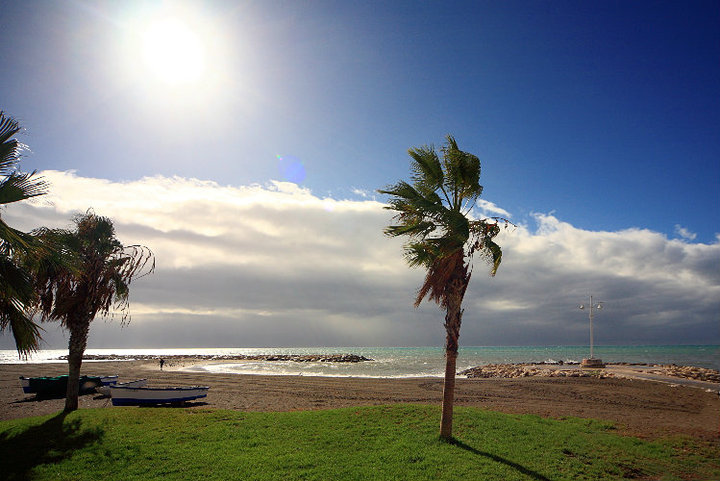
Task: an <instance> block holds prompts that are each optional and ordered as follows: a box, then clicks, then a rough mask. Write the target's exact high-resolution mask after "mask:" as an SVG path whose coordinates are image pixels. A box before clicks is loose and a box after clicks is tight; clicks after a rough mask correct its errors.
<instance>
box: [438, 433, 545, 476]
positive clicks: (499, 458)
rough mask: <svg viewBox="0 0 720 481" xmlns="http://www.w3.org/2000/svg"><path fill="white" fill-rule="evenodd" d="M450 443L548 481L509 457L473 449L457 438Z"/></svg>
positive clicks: (526, 474)
mask: <svg viewBox="0 0 720 481" xmlns="http://www.w3.org/2000/svg"><path fill="white" fill-rule="evenodd" d="M450 444H452V445H453V446H457V447H458V448H460V449H464V450H465V451H468V452H471V453H473V454H475V455H477V456H483V457H485V458H488V459H492V460H493V461H495V462H497V463H502V464H504V465H505V466H509V467H511V468H513V469H515V470H517V471H518V472H520V473H522V474H524V475H525V476H529V477H531V478H532V479H537V480H538V481H550V479H549V478H546V477H545V476H543V475H542V474H540V473H538V472H537V471H533V470H532V469H528V468H526V467H525V466H522V465H520V464H518V463H514V462H512V461H510V460H509V459H505V458H502V457H500V456H498V455H496V454H491V453H486V452H485V451H480V450H478V449H475V448H473V447H472V446H469V445H467V444H465V443H464V442H462V441H460V440H458V439H453V440H452V441H450Z"/></svg>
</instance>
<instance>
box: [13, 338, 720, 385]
mask: <svg viewBox="0 0 720 481" xmlns="http://www.w3.org/2000/svg"><path fill="white" fill-rule="evenodd" d="M85 353H86V354H96V355H115V356H121V357H122V359H123V360H132V359H133V356H148V355H149V356H161V357H162V356H167V357H170V356H173V355H204V356H233V355H261V354H298V355H306V354H308V355H312V354H357V355H360V356H364V357H366V358H369V359H372V361H366V362H358V363H329V362H294V361H245V360H243V361H237V360H227V361H225V362H223V361H222V360H218V361H215V362H213V363H201V364H198V365H188V366H184V367H182V368H181V369H183V370H187V371H195V372H207V373H225V374H261V375H298V376H303V375H304V376H327V377H369V378H409V377H442V376H443V373H444V368H445V361H444V349H442V348H440V347H313V348H173V349H147V348H146V349H87V350H86V351H85ZM589 354H590V353H589V348H588V346H474V347H461V348H460V351H459V355H458V360H457V368H458V371H460V370H463V369H467V368H471V367H476V366H482V365H486V364H497V363H530V362H546V363H557V362H558V361H562V362H563V363H568V362H579V361H581V360H582V359H583V358H587V357H590V356H589ZM63 355H67V350H64V349H57V350H42V351H39V352H37V353H34V354H32V355H30V356H29V357H28V358H27V359H19V358H18V354H17V351H14V350H0V364H11V363H12V364H14V363H48V362H58V358H59V357H60V356H63ZM594 357H596V358H600V359H602V360H603V361H605V362H626V363H647V364H677V365H682V366H697V367H706V368H710V369H716V370H720V345H680V346H595V347H594ZM85 362H105V361H85Z"/></svg>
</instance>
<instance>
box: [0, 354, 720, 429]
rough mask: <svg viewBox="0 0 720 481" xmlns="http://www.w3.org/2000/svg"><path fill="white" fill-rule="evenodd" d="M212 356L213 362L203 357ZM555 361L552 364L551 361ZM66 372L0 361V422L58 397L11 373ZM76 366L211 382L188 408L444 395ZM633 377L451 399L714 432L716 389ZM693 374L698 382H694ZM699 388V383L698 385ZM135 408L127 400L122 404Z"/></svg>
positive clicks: (98, 404) (142, 364) (175, 381)
mask: <svg viewBox="0 0 720 481" xmlns="http://www.w3.org/2000/svg"><path fill="white" fill-rule="evenodd" d="M204 362H212V361H204ZM557 367H559V366H557ZM66 373H67V363H64V362H58V363H45V364H2V365H0V420H6V419H14V418H22V417H27V416H39V415H46V414H52V413H55V412H58V411H60V410H62V408H63V406H64V399H48V400H37V399H35V397H34V395H32V394H24V393H23V392H22V389H21V387H20V383H19V380H18V377H19V376H21V375H23V376H28V377H31V376H51V375H59V374H66ZM82 373H83V374H87V375H113V374H117V375H119V376H120V380H121V381H127V380H132V379H140V378H147V379H148V385H150V386H167V385H173V386H192V385H204V386H210V391H209V393H208V397H207V398H205V399H204V400H203V402H196V403H191V404H190V406H189V407H188V408H187V409H231V410H238V411H266V412H267V411H297V410H315V409H333V408H343V407H354V406H369V405H382V404H396V403H413V404H432V405H437V406H438V407H439V406H440V403H441V401H442V383H443V380H442V379H441V378H432V377H425V378H359V377H320V376H287V375H258V374H253V375H247V374H226V373H212V372H207V371H189V370H183V367H181V366H178V367H177V368H172V369H165V370H163V371H160V369H159V366H158V364H157V363H156V362H154V361H105V362H89V363H84V364H83V369H82ZM656 381H657V380H653V381H650V380H645V379H639V378H633V379H628V378H621V377H608V378H600V377H597V376H590V377H541V376H524V377H518V378H488V379H483V378H474V379H466V378H464V377H462V376H459V377H458V378H457V381H456V406H471V407H478V408H483V409H490V410H494V411H500V412H506V413H513V414H536V415H539V416H544V417H553V418H562V417H567V416H574V417H584V418H597V419H604V420H608V421H612V422H615V423H616V424H617V427H618V429H619V430H620V431H621V432H624V433H627V434H631V435H636V436H641V437H646V438H654V437H658V436H665V435H674V434H686V435H690V436H693V437H698V438H702V439H717V438H718V417H719V416H718V414H720V396H718V394H717V386H718V385H717V384H716V383H707V384H709V385H710V386H712V387H713V388H714V390H711V391H712V392H708V391H707V390H706V389H696V388H690V387H688V386H686V385H684V384H682V383H680V382H677V380H676V382H667V381H663V382H656ZM697 382H699V381H697ZM696 387H702V386H700V385H697V386H696ZM80 408H82V409H84V408H106V409H119V408H113V407H112V405H111V403H110V400H109V399H108V398H104V397H100V396H98V395H84V396H80ZM129 409H132V408H129Z"/></svg>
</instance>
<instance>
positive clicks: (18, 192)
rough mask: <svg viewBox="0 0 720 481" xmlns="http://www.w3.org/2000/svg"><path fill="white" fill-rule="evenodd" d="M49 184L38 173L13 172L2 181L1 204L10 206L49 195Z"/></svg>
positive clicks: (0, 189) (0, 184) (0, 187)
mask: <svg viewBox="0 0 720 481" xmlns="http://www.w3.org/2000/svg"><path fill="white" fill-rule="evenodd" d="M47 191H48V183H47V182H45V180H44V179H43V178H42V177H37V176H36V172H35V171H33V172H29V173H18V172H13V173H12V174H10V175H8V176H7V177H5V179H3V180H2V181H0V204H10V203H13V202H19V201H21V200H26V199H30V198H32V197H37V196H39V195H44V194H47Z"/></svg>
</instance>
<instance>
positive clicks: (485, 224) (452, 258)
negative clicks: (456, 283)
mask: <svg viewBox="0 0 720 481" xmlns="http://www.w3.org/2000/svg"><path fill="white" fill-rule="evenodd" d="M446 140H447V142H446V143H445V145H443V147H442V148H441V152H442V158H440V156H439V155H438V153H437V152H436V151H435V149H434V148H433V147H432V146H424V147H419V148H413V149H410V150H409V151H408V153H409V154H410V157H411V158H412V163H411V169H412V184H410V183H408V182H405V181H400V182H398V183H396V184H394V185H391V186H389V187H387V188H386V189H384V190H380V191H379V192H380V193H382V194H389V195H390V196H392V197H391V198H390V200H389V202H388V203H389V205H388V206H387V207H386V208H387V209H390V210H394V211H397V215H396V216H395V218H394V219H395V220H396V221H397V224H395V225H391V226H388V227H387V228H386V229H385V234H386V235H388V236H391V237H398V236H408V238H409V239H408V242H407V243H406V244H405V257H406V260H407V261H408V263H409V264H410V266H412V267H420V266H422V267H425V268H426V269H427V270H428V272H427V276H426V278H425V283H424V284H423V286H422V287H421V288H420V290H419V291H418V296H417V298H416V300H415V305H416V306H418V305H419V304H420V302H422V300H423V299H424V298H425V297H426V296H427V297H428V298H429V299H430V300H432V301H435V302H437V303H438V304H440V305H441V306H442V307H447V302H448V295H449V291H448V289H447V286H448V283H449V280H450V278H451V277H452V275H453V273H457V271H459V270H460V269H461V267H462V266H464V267H465V269H464V271H465V272H464V274H463V276H462V277H463V278H464V279H465V283H467V281H469V280H470V272H468V271H469V269H468V267H469V266H468V265H467V264H465V257H472V256H473V255H474V254H475V253H478V254H480V255H482V256H484V257H485V258H487V259H488V260H489V261H490V263H491V265H492V269H491V272H490V273H491V275H495V273H496V272H497V269H498V267H499V265H500V261H501V260H502V250H501V249H500V247H499V246H498V245H497V244H496V243H495V242H494V241H493V238H494V237H495V236H496V235H497V234H499V232H500V228H499V226H498V222H499V221H504V219H499V218H490V219H481V220H473V219H470V218H469V217H468V216H469V215H470V214H471V213H472V211H473V208H474V207H475V204H476V202H477V200H478V198H479V197H480V195H481V194H482V191H483V187H482V186H481V185H480V160H479V159H478V158H477V157H476V156H475V155H473V154H470V153H467V152H463V151H461V150H460V149H459V148H458V145H457V142H456V141H455V139H454V138H453V137H452V136H450V135H448V136H447V138H446Z"/></svg>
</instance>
